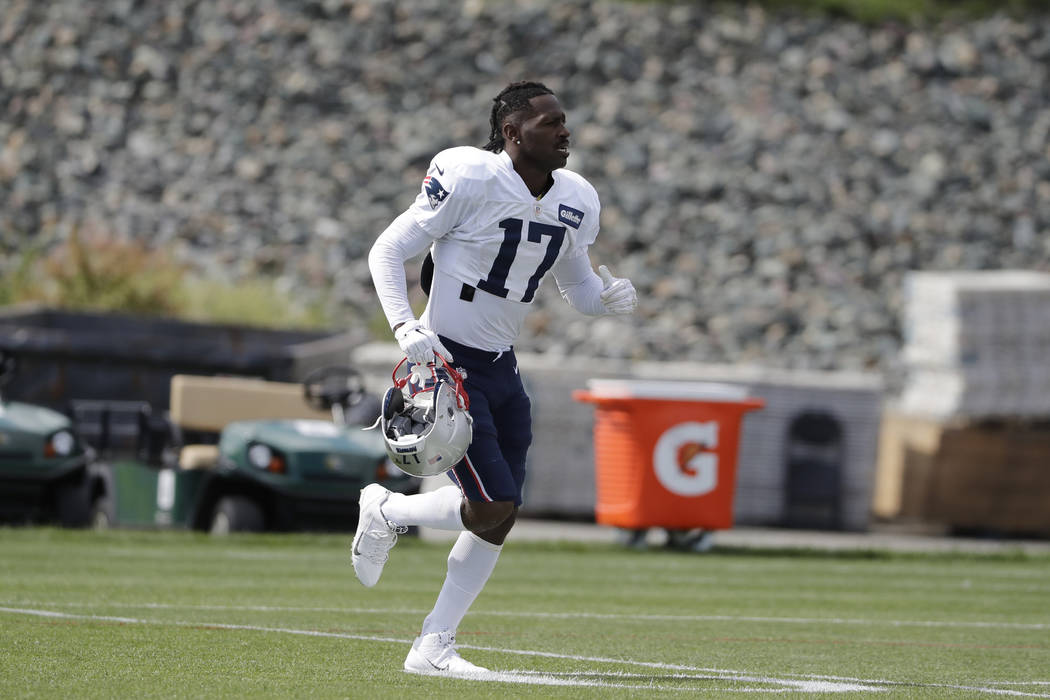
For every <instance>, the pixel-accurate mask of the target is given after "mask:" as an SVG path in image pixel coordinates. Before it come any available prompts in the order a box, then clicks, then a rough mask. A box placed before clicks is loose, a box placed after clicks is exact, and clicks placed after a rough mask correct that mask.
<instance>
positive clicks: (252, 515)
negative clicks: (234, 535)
mask: <svg viewBox="0 0 1050 700" xmlns="http://www.w3.org/2000/svg"><path fill="white" fill-rule="evenodd" d="M263 525H264V521H263V513H262V509H261V508H260V507H259V506H258V505H257V504H256V503H255V501H253V500H251V499H250V498H245V497H244V496H224V497H223V498H220V499H219V502H218V503H216V504H215V510H214V511H212V516H211V527H210V528H209V532H211V534H213V535H227V534H229V533H231V532H261V531H262V530H263Z"/></svg>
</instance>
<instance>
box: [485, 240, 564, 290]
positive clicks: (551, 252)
mask: <svg viewBox="0 0 1050 700" xmlns="http://www.w3.org/2000/svg"><path fill="white" fill-rule="evenodd" d="M523 223H524V222H522V220H521V219H504V220H503V221H501V222H499V227H500V228H501V229H503V243H501V244H500V247H499V254H498V255H496V259H495V260H494V261H493V262H492V267H491V268H490V269H489V274H488V276H487V277H485V279H483V280H481V281H480V282H478V289H482V290H484V291H486V292H488V293H489V294H495V295H496V296H498V297H503V298H504V299H506V298H507V294H509V293H510V290H509V289H507V287H506V284H507V275H509V274H510V266H511V265H512V264H514V257H515V256H516V255H517V254H518V244H519V243H521V227H522V224H523ZM544 236H550V237H551V238H550V240H549V241H547V252H546V254H545V255H544V256H543V260H542V261H541V262H540V266H539V267H537V268H536V271H535V272H534V273H532V277H530V278H529V284H528V285H527V286H526V287H525V294H524V296H522V297H521V300H522V301H523V302H525V303H526V304H527V303H529V302H531V301H532V297H534V296H535V295H536V287H538V286H539V285H540V280H541V279H543V276H544V275H545V274H547V270H549V269H551V265H553V264H554V261H555V260H556V259H557V258H558V251H559V250H561V244H562V241H564V240H565V227H564V226H551V225H550V224H540V223H537V222H535V221H530V222H529V233H528V240H529V242H531V243H541V242H542V241H543V237H544Z"/></svg>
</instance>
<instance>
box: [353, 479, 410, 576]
mask: <svg viewBox="0 0 1050 700" xmlns="http://www.w3.org/2000/svg"><path fill="white" fill-rule="evenodd" d="M389 497H390V491H389V490H388V489H385V488H383V487H382V486H380V485H379V484H369V485H368V486H366V487H364V488H363V489H361V498H360V499H359V500H358V505H359V506H360V509H361V513H360V515H359V516H358V518H357V532H355V533H354V541H353V544H351V545H350V561H351V562H353V565H354V573H356V574H357V578H358V580H359V581H361V583H363V584H364V585H366V586H368V587H369V588H371V587H372V586H374V585H376V583H377V582H378V581H379V577H380V576H381V575H382V573H383V566H384V565H385V564H386V560H387V559H388V558H389V557H390V554H389V552H390V550H391V548H392V547H393V546H394V545H395V544H397V536H398V535H399V534H404V533H405V532H407V531H408V528H407V527H402V526H400V525H394V524H393V523H392V522H390V521H389V520H387V519H386V518H385V517H383V511H382V510H381V507H382V505H383V504H384V503H385V502H386V499H388V498H389Z"/></svg>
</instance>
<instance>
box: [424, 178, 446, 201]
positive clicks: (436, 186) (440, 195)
mask: <svg viewBox="0 0 1050 700" xmlns="http://www.w3.org/2000/svg"><path fill="white" fill-rule="evenodd" d="M423 191H424V192H426V193H427V200H429V201H430V208H431V209H437V208H438V207H439V206H441V203H442V202H444V201H445V199H446V198H448V190H446V189H445V188H444V187H442V185H441V183H440V182H438V179H437V178H436V177H434V176H432V175H427V176H426V177H425V178H423Z"/></svg>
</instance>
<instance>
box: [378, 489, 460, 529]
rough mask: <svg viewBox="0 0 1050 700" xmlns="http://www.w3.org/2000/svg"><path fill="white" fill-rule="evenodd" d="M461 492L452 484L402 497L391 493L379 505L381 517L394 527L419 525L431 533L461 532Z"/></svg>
mask: <svg viewBox="0 0 1050 700" xmlns="http://www.w3.org/2000/svg"><path fill="white" fill-rule="evenodd" d="M462 505H463V492H462V491H460V490H459V487H458V486H456V485H454V484H449V485H448V486H442V487H441V488H439V489H436V490H434V491H427V492H425V493H417V494H413V495H411V496H406V495H405V494H403V493H392V494H390V498H388V499H386V503H384V504H383V508H382V510H383V516H384V517H386V519H387V520H390V521H391V522H394V523H396V524H397V525H419V526H422V527H431V528H434V529H435V530H463V529H465V528H464V526H463V515H462V514H461V513H460V511H459V509H460V507H461V506H462Z"/></svg>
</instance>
